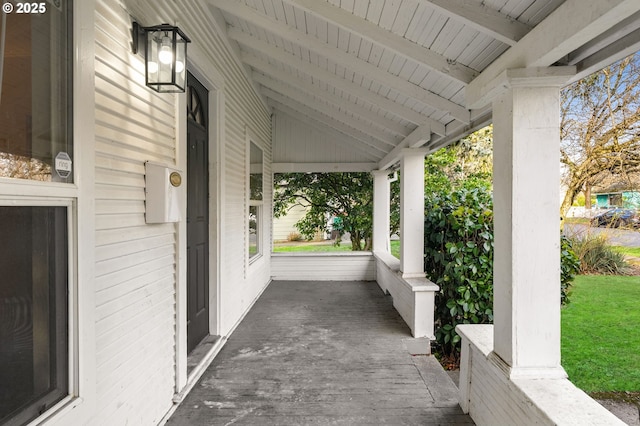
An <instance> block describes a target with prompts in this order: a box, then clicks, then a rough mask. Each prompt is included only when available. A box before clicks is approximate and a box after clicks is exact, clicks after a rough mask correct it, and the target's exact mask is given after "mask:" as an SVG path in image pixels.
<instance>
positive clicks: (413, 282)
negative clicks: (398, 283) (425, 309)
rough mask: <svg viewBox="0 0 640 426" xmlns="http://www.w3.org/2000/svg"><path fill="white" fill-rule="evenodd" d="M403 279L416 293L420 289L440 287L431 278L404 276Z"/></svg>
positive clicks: (429, 289)
mask: <svg viewBox="0 0 640 426" xmlns="http://www.w3.org/2000/svg"><path fill="white" fill-rule="evenodd" d="M402 280H403V281H404V282H405V283H407V285H409V286H410V287H411V291H413V292H414V293H416V292H420V291H433V292H435V291H438V290H440V287H438V285H436V284H434V283H433V282H432V281H431V280H430V279H429V278H427V277H422V278H402Z"/></svg>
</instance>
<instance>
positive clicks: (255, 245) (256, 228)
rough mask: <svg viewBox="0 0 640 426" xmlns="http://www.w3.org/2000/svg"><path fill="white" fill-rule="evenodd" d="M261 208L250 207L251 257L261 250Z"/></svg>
mask: <svg viewBox="0 0 640 426" xmlns="http://www.w3.org/2000/svg"><path fill="white" fill-rule="evenodd" d="M259 214H260V208H259V206H250V207H249V259H251V258H252V257H253V256H255V255H257V254H258V253H259V252H260V216H259Z"/></svg>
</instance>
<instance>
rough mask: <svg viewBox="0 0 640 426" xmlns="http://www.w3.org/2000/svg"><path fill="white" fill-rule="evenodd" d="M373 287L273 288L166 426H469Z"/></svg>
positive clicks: (447, 386)
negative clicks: (412, 351) (409, 348)
mask: <svg viewBox="0 0 640 426" xmlns="http://www.w3.org/2000/svg"><path fill="white" fill-rule="evenodd" d="M410 337H411V336H410V333H409V329H408V327H407V326H406V325H405V323H404V322H403V321H402V319H401V318H400V316H399V315H398V313H397V312H396V311H395V310H394V308H393V306H392V302H391V300H390V297H388V296H385V295H384V294H383V293H382V291H381V290H380V288H379V287H378V285H377V284H376V283H375V282H305V281H301V282H291V281H274V282H273V283H271V285H270V286H269V288H268V289H267V290H266V291H265V292H264V294H263V295H262V297H261V298H260V300H259V301H258V302H257V303H256V304H255V306H254V307H253V308H252V310H251V311H250V312H249V314H248V315H247V316H246V318H245V319H244V320H243V321H242V323H241V324H240V326H239V327H238V328H237V329H236V331H235V332H234V333H233V334H232V335H231V337H230V338H229V340H228V342H227V343H226V345H225V347H224V348H223V349H222V351H221V352H220V353H219V354H218V356H217V357H216V359H215V360H214V361H213V362H212V364H211V365H210V366H209V368H207V370H206V372H205V373H204V375H203V376H202V378H201V379H200V381H199V382H198V383H197V384H196V386H195V387H194V388H193V389H192V391H191V392H190V393H189V395H188V396H187V397H186V398H185V399H184V401H183V402H182V404H181V405H180V406H179V407H178V408H177V410H176V412H175V413H174V414H173V415H172V417H171V418H170V419H169V421H168V423H167V424H168V425H228V424H256V425H257V424H259V425H273V424H278V425H281V424H287V425H304V424H345V425H347V424H348V425H355V424H394V425H396V424H404V425H409V424H411V425H417V424H420V425H436V424H440V425H459V424H466V425H470V424H473V422H472V420H471V419H470V418H469V417H468V416H466V415H464V414H463V413H462V411H461V409H460V407H459V406H458V403H457V400H456V388H455V385H454V384H453V382H452V381H451V379H450V378H449V377H448V376H447V375H446V373H445V372H444V370H442V368H441V367H440V365H439V364H438V362H437V361H436V360H435V359H434V358H433V357H431V356H411V355H410V354H409V352H408V351H407V350H406V348H405V343H404V340H406V339H408V338H410Z"/></svg>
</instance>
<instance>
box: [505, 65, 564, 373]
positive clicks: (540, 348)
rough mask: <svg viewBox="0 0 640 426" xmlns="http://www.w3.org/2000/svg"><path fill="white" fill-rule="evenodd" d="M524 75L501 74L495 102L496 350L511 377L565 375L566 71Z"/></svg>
mask: <svg viewBox="0 0 640 426" xmlns="http://www.w3.org/2000/svg"><path fill="white" fill-rule="evenodd" d="M515 74H516V75H517V73H515ZM534 74H535V73H534ZM522 75H523V77H510V76H509V74H507V78H506V80H507V81H506V82H505V86H506V87H508V89H507V90H506V92H504V93H502V94H501V95H499V96H498V97H497V98H495V99H494V101H493V124H494V148H493V151H494V153H493V155H494V157H493V164H494V169H493V174H494V217H495V222H494V226H495V231H494V232H495V233H494V238H495V241H494V243H495V253H494V354H496V355H498V356H499V358H501V359H502V360H503V361H504V362H506V364H508V367H510V376H511V377H512V378H515V377H525V376H533V375H535V376H536V377H538V378H541V377H566V374H565V372H564V370H563V369H562V367H561V366H560V216H559V195H560V194H559V185H560V146H559V144H560V87H561V86H562V85H563V84H564V83H565V82H566V81H567V76H566V75H565V76H557V75H556V76H552V75H545V74H544V73H541V74H540V73H539V74H535V76H533V77H530V76H527V73H522ZM529 75H531V74H529Z"/></svg>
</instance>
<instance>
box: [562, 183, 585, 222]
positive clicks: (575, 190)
mask: <svg viewBox="0 0 640 426" xmlns="http://www.w3.org/2000/svg"><path fill="white" fill-rule="evenodd" d="M579 193H580V188H579V187H569V188H567V192H566V194H565V195H564V199H563V200H562V204H560V216H561V217H565V216H566V215H567V212H568V211H569V209H570V208H571V205H572V204H573V200H575V198H576V195H578V194H579Z"/></svg>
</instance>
